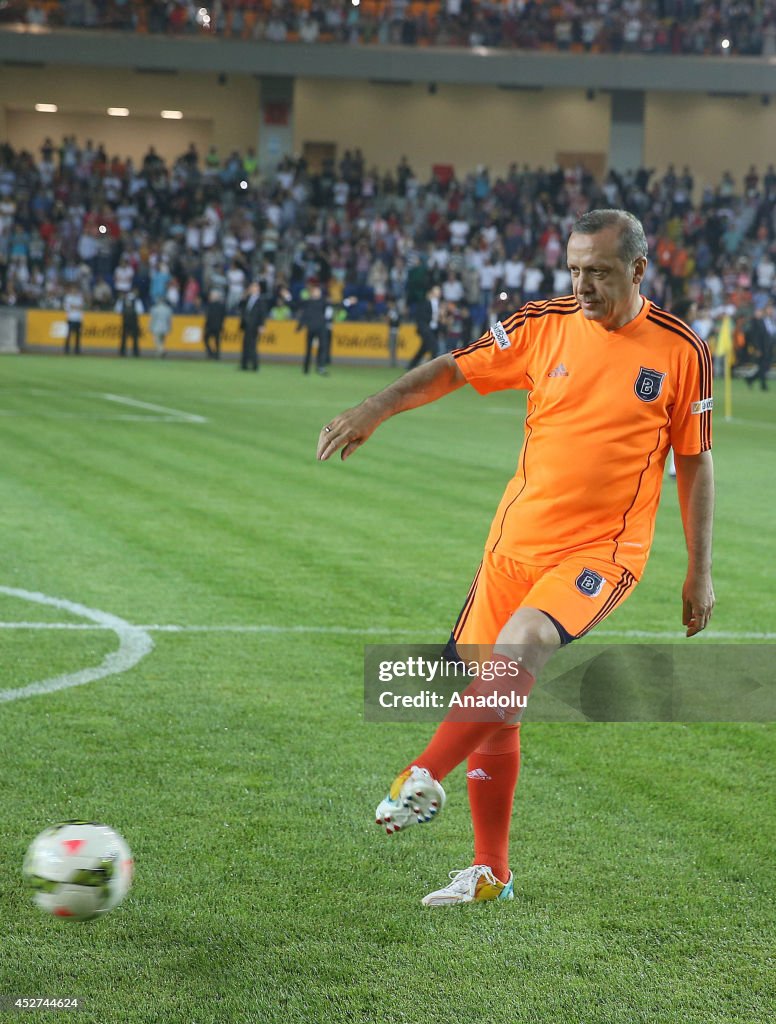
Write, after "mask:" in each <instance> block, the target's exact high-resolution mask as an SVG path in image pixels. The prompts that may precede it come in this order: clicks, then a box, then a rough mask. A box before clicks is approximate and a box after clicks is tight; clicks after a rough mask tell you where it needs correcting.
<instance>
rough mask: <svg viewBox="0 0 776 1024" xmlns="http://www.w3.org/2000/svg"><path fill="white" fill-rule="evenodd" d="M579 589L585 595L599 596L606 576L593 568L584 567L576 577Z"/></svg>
mask: <svg viewBox="0 0 776 1024" xmlns="http://www.w3.org/2000/svg"><path fill="white" fill-rule="evenodd" d="M576 584H577V590H578V591H579V592H580V594H584V595H585V597H598V595H599V594H600V593H601V588H602V587H603V585H604V578H603V576H602V575H601V574H600V573H598V572H593V570H592V569H583V570H582V572H581V573H580V574H579V576H577V579H576Z"/></svg>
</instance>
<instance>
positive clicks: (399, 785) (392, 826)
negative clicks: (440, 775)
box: [375, 764, 445, 836]
mask: <svg viewBox="0 0 776 1024" xmlns="http://www.w3.org/2000/svg"><path fill="white" fill-rule="evenodd" d="M444 806H445V791H444V790H443V789H442V787H441V785H440V784H439V783H438V782H437V780H436V779H435V778H434V776H433V775H432V774H431V772H429V771H427V770H426V769H425V768H418V766H417V765H416V764H414V765H412V767H411V768H408V769H407V770H406V771H403V772H402V773H401V775H399V776H397V777H396V778H395V779H394V780H393V783H392V784H391V789H390V791H389V793H388V796H387V797H386V798H385V800H381V801H380V803H379V804H378V805H377V810H376V811H375V819H376V821H377V824H378V825H382V826H383V828H384V829H385V831H386V833H387V834H388V835H389V836H390V835H392V834H393V833H394V832H401V830H402V829H403V828H408V827H409V826H410V825H417V824H421V825H422V824H423V823H424V822H426V821H431V819H432V818H434V817H435V815H437V814H438V813H439V811H441V810H442V808H443V807H444Z"/></svg>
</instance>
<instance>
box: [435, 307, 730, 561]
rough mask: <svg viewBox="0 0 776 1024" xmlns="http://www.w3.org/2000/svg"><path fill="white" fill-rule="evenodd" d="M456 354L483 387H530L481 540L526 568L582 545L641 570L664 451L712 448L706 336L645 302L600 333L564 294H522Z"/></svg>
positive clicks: (691, 451)
mask: <svg viewBox="0 0 776 1024" xmlns="http://www.w3.org/2000/svg"><path fill="white" fill-rule="evenodd" d="M453 355H454V357H455V359H456V361H457V363H458V366H459V367H460V369H461V372H462V373H463V374H464V376H465V377H466V379H467V380H468V381H469V383H470V384H472V385H473V386H474V387H475V388H476V389H477V391H479V392H480V394H488V393H489V392H491V391H502V390H505V389H509V388H515V389H522V390H528V392H529V394H528V405H527V414H526V418H525V435H524V441H523V447H522V450H521V452H520V457H519V460H518V466H517V472H516V473H515V475H514V477H513V478H512V480H511V481H510V482H509V485H508V486H507V489H506V492H505V494H504V497H503V498H502V500H501V504H500V505H499V508H498V511H497V512H496V516H495V518H494V520H493V524H492V526H491V530H490V534H489V536H488V541H487V545H486V549H487V550H488V551H491V552H494V553H497V554H500V555H504V556H506V557H508V558H512V559H514V560H516V561H518V562H521V563H523V564H528V565H552V564H556V563H557V562H559V561H560V560H562V559H563V558H566V557H568V556H569V555H570V554H573V553H574V552H577V551H582V550H585V551H591V552H595V553H597V554H600V556H601V557H603V558H607V559H611V560H612V561H614V562H615V563H617V564H618V565H620V566H622V567H623V568H625V569H626V570H628V571H630V572H631V573H633V575H634V576H635V577H636V579H638V578H639V577H640V576H641V573H642V571H643V569H644V565H645V563H646V560H647V556H648V555H649V548H650V545H651V543H652V536H653V532H654V523H655V514H656V511H657V505H658V500H659V497H660V486H661V483H662V479H663V466H664V463H665V458H666V455H667V453H668V449H669V448H670V447H671V446H673V448H674V451H675V452H676V453H677V454H679V455H695V454H699V453H700V452H704V451H706V450H707V449H709V448H710V447H711V405H712V398H711V389H712V371H711V356H710V353H709V350H708V347H707V346H706V344H705V343H704V342H703V341H701V339H700V338H698V337H697V335H695V334H694V333H693V332H692V331H691V330H690V328H689V327H687V326H686V325H685V324H684V323H683V322H682V321H681V320H679V319H678V318H677V317H675V316H673V315H672V314H670V313H666V312H665V311H664V310H662V309H660V308H659V307H658V306H655V305H654V304H653V303H651V302H650V301H649V300H647V299H645V300H644V305H643V306H642V309H641V311H640V313H639V314H638V315H637V316H636V317H635V318H634V319H633V320H631V321H630V323H628V324H626V325H625V326H624V327H621V328H619V329H618V330H614V331H609V330H606V329H605V328H604V327H601V326H600V324H598V323H596V322H595V321H591V320H587V319H585V317H584V316H583V314H582V311H581V310H580V308H579V305H578V304H577V301H576V299H574V298H573V297H572V296H568V297H565V298H560V299H552V300H550V301H548V302H536V303H528V305H526V306H524V307H523V308H522V309H520V310H518V311H517V312H516V313H514V314H513V315H512V316H511V317H509V318H507V319H505V320H504V321H503V322H498V323H495V324H494V325H493V326H492V327H491V329H490V330H489V331H488V332H487V334H485V335H483V337H482V338H480V339H479V341H476V342H474V344H472V345H469V346H468V348H463V349H458V350H456V351H455V352H454V353H453Z"/></svg>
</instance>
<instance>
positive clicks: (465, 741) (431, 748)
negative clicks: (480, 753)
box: [410, 654, 534, 782]
mask: <svg viewBox="0 0 776 1024" xmlns="http://www.w3.org/2000/svg"><path fill="white" fill-rule="evenodd" d="M491 664H492V665H496V664H501V665H502V666H503V667H504V671H503V674H502V675H501V676H499V677H498V678H497V679H495V680H489V681H485V680H483V679H482V678H479V679H476V680H475V681H474V682H473V683H472V684H471V686H468V687H467V688H466V689H465V690H464V691H463V693H462V695H461V696H462V697H463V698H466V697H471V696H474V697H477V696H480V695H483V694H484V695H489V694H493V693H498V692H500V693H502V694H508V693H513V694H518V695H520V696H525V697H527V696H528V694H529V693H530V691H531V687H532V686H533V684H534V677H533V676H532V675H531V673H530V672H528V671H527V670H526V669H524V668H523V667H522V665H518V663H517V662H515V661H514V660H513V659H512V658H507V657H506V656H505V655H503V654H494V655H493V657H492V659H491ZM510 667H511V669H510ZM516 669H517V671H515V670H516ZM518 710H519V709H518ZM514 714H515V711H514V710H513V711H511V712H509V713H507V714H506V718H510V717H513V716H514ZM504 717H505V716H504V714H503V713H502V714H501V715H500V716H499V714H498V713H497V710H496V709H492V708H489V709H487V710H486V709H481V710H479V711H476V710H471V709H466V708H458V707H455V708H452V709H451V710H450V711H448V713H447V715H446V716H445V718H444V720H443V721H442V722H441V723H440V724H439V726H438V727H437V730H436V732H435V733H434V735H433V736H432V737H431V742H430V743H429V745H428V746H427V747H426V749H425V750H424V751H423V753H422V754H421V755H420V756H419V757H416V758H415V759H414V760H412V761H410V765H413V764H416V765H418V766H419V767H420V768H427V769H428V770H429V771H430V772H431V774H432V775H433V776H434V778H435V779H438V780H439V781H440V782H441V780H442V779H443V778H444V777H445V775H448V774H449V773H450V772H451V771H452V770H453V768H455V766H456V765H457V764H460V763H461V761H463V760H464V759H465V758H466V757H467V756H468V755H469V754H471V753H472V751H474V750H476V749H477V748H478V747H480V746H481V745H482V744H483V743H485V741H486V740H487V739H488V738H489V737H490V736H492V735H494V734H495V733H497V732H498V731H499V730H500V729H503V728H504V724H505V723H504ZM477 718H479V721H477V720H476V719H477Z"/></svg>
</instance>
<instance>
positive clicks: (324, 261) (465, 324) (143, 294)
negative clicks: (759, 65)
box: [0, 136, 776, 342]
mask: <svg viewBox="0 0 776 1024" xmlns="http://www.w3.org/2000/svg"><path fill="white" fill-rule="evenodd" d="M596 205H597V206H601V205H604V206H620V205H622V206H625V207H627V208H629V209H631V210H633V211H634V212H636V213H637V214H638V215H639V216H640V217H641V218H642V220H643V222H644V224H645V226H646V229H647V233H648V238H649V243H650V249H651V252H652V262H651V264H650V269H649V279H648V281H647V284H646V288H645V290H646V291H647V292H648V293H649V294H650V295H651V297H653V298H654V299H655V300H656V301H658V302H659V303H661V304H665V305H669V306H676V304H677V303H678V302H680V301H683V302H691V301H692V302H695V303H696V304H697V305H698V307H699V308H700V310H701V312H700V313H699V316H700V317H701V318H702V317H703V316H707V317H713V318H719V317H720V316H722V315H723V314H725V313H726V312H730V311H731V310H733V311H735V312H737V313H745V312H747V311H748V310H749V309H750V308H751V307H752V306H754V307H761V306H764V305H765V304H766V303H767V302H768V301H769V300H770V299H772V298H773V297H774V295H775V294H776V246H775V244H774V237H775V228H776V223H775V220H776V170H775V169H774V167H773V165H771V166H769V167H768V168H767V170H766V171H765V173H759V172H758V171H757V169H755V168H754V167H753V168H751V169H750V172H749V174H747V175H746V177H745V179H744V181H742V182H741V183H740V185H739V184H737V183H736V182H735V181H734V180H733V178H732V176H730V175H726V176H725V177H724V178H723V179H722V180H721V181H720V182H719V183H718V184H717V186H716V187H714V188H711V187H707V188H705V189H703V190H702V192H701V193H700V194H698V195H696V188H695V184H694V181H693V177H692V174H691V172H690V171H689V169H688V168H683V169H682V170H681V171H677V170H675V169H674V168H673V167H670V168H669V169H668V171H667V172H666V173H665V174H663V175H662V176H656V175H655V174H654V173H652V172H651V171H649V170H646V169H642V170H639V171H636V172H634V173H632V174H625V175H619V174H616V173H615V172H610V173H609V175H608V176H607V178H606V179H605V180H604V181H597V180H595V179H594V178H593V176H592V175H591V174H590V173H588V172H587V171H585V170H584V169H583V168H581V167H577V168H571V169H567V170H565V171H563V170H561V169H558V168H556V169H554V170H549V171H545V170H541V169H538V170H535V169H530V168H529V167H527V166H526V167H518V166H517V165H513V166H512V167H511V168H510V171H509V173H508V174H506V175H504V176H503V177H497V178H494V177H492V176H491V174H490V173H489V171H488V169H487V168H484V167H483V168H480V170H479V171H478V172H477V173H475V174H471V175H467V176H466V177H464V178H463V179H462V180H458V179H457V178H456V177H455V176H454V175H453V176H451V175H450V173H449V168H447V167H443V168H441V169H439V168H438V169H437V174H435V175H432V177H431V178H430V179H427V180H420V179H419V178H418V177H417V176H416V174H415V173H414V172H413V170H412V168H411V166H410V165H409V163H408V162H407V161H406V160H402V161H401V162H400V163H399V165H398V166H397V167H396V168H394V169H392V170H388V171H385V172H378V171H377V170H376V169H370V168H368V167H366V165H365V163H364V159H363V156H362V155H361V154H360V152H359V151H357V150H356V151H352V152H351V151H347V152H345V154H344V155H343V157H342V159H341V160H340V161H339V163H338V165H337V166H334V165H333V164H331V163H329V164H326V165H324V167H323V168H322V170H321V171H320V172H319V173H310V172H309V171H308V169H307V167H306V165H305V163H304V161H303V160H301V159H300V160H292V159H286V160H285V161H283V162H282V163H281V164H280V166H279V167H278V169H277V172H276V173H275V174H274V175H271V176H269V177H265V178H262V177H259V175H258V173H257V171H256V162H255V154H254V153H253V151H252V150H249V151H247V152H245V153H244V154H239V153H237V152H233V153H231V154H229V155H228V157H226V158H225V159H218V155H217V154H216V153H214V152H213V151H211V152H210V153H208V154H206V156H205V158H204V159H203V157H202V155H201V154H199V153H197V151H196V149H195V148H194V147H190V148H189V149H188V150H187V151H186V152H184V153H183V154H181V156H180V157H179V158H178V159H177V160H176V161H175V162H174V164H173V165H172V166H167V165H166V164H165V163H164V161H162V160H161V158H160V157H159V156H158V155H157V154H156V152H155V150H154V148H153V147H152V146H151V147H149V149H148V152H147V153H146V155H145V157H144V159H143V160H142V162H139V163H138V165H137V166H134V165H133V163H132V161H131V160H122V159H120V158H118V157H115V156H109V155H108V154H107V153H106V151H105V149H104V148H103V147H102V146H100V145H97V146H95V145H94V144H91V143H89V144H85V145H79V144H78V142H77V141H76V139H75V138H74V137H72V136H68V137H65V138H64V139H63V140H61V142H59V143H57V144H55V143H54V142H53V141H52V140H51V139H45V140H44V141H43V143H42V145H41V147H40V151H39V153H38V154H31V153H29V152H15V151H14V150H13V149H12V148H11V147H10V146H8V145H7V144H5V145H2V146H1V147H0V293H1V294H0V297H1V299H2V302H3V303H4V304H6V305H11V306H14V305H16V306H26V307H37V308H42V309H56V308H61V306H62V301H63V296H64V293H65V291H66V290H67V289H68V288H70V287H71V286H72V285H74V284H75V285H77V286H78V288H80V290H81V291H82V293H83V294H84V296H85V298H86V302H87V307H88V308H91V309H98V310H99V309H102V310H111V309H113V308H114V307H115V305H116V302H117V300H118V299H119V297H120V296H121V295H122V294H124V293H126V292H127V291H128V290H129V289H130V288H133V289H135V290H136V291H137V292H138V294H139V296H140V298H141V299H142V301H143V303H144V305H145V308H146V309H147V308H148V307H149V306H150V305H151V304H152V303H153V302H154V301H156V300H157V299H158V298H159V297H160V296H164V297H165V298H166V300H167V301H168V302H169V304H170V305H171V307H172V308H173V310H174V311H175V312H180V313H198V312H200V311H201V310H202V309H203V308H204V303H205V299H206V296H207V295H208V294H209V293H210V292H211V290H213V289H218V290H219V291H221V292H223V293H224V294H225V296H226V301H227V306H228V308H229V310H230V311H234V310H236V309H237V307H238V306H239V303H240V301H241V299H242V297H243V293H244V289H245V287H246V284H247V283H248V282H249V281H250V280H252V279H256V278H259V279H261V280H262V281H263V283H264V285H265V289H266V291H267V292H268V293H269V294H271V295H273V296H277V295H280V294H281V293H284V292H285V289H286V288H287V289H289V290H290V293H291V307H292V309H293V308H294V306H295V304H297V303H299V302H300V301H301V299H302V298H303V297H304V294H305V289H306V287H307V286H308V285H309V284H310V282H311V281H317V282H320V283H321V284H323V285H324V286H326V287H327V288H328V290H329V295H330V298H331V299H332V301H333V302H334V303H336V304H339V305H340V310H341V314H342V316H343V317H344V316H346V315H347V317H348V318H349V319H352V320H357V321H358V320H369V319H377V318H379V319H384V318H385V316H386V313H387V310H388V305H389V303H396V304H397V305H398V307H399V309H400V310H402V312H403V313H404V315H405V316H406V317H409V316H410V315H411V310H412V306H413V303H414V302H415V301H416V300H417V299H418V298H419V297H421V296H423V295H424V294H425V292H426V290H427V288H428V287H429V286H430V285H431V284H432V283H439V284H440V285H441V286H442V293H443V299H444V301H445V310H446V316H447V321H448V322H447V325H446V326H447V327H448V328H449V333H450V335H451V337H452V338H453V340H454V341H458V342H462V341H466V340H468V339H469V338H470V337H472V336H473V335H474V334H476V333H477V332H478V331H479V330H480V329H481V327H482V325H483V324H485V323H486V322H487V321H488V318H489V317H490V316H492V315H494V314H496V315H497V314H498V312H499V311H500V309H502V308H514V306H515V305H516V304H518V303H519V302H521V301H528V300H534V299H541V298H544V297H547V296H550V295H556V294H564V293H567V292H568V291H569V290H570V285H569V277H568V274H567V272H566V270H565V263H564V250H563V242H562V240H563V239H564V238H565V237H566V235H567V233H568V229H569V226H570V224H571V222H572V221H573V219H574V218H575V216H577V215H578V214H579V213H580V212H583V211H584V210H585V209H588V208H591V207H593V206H596ZM346 298H347V299H349V300H351V301H350V302H349V303H348V304H347V306H344V305H342V300H343V299H346ZM270 305H271V306H277V308H278V314H277V315H278V316H280V315H281V313H282V315H283V316H287V315H288V309H287V305H286V302H285V301H282V302H281V301H280V300H279V299H278V300H277V301H275V300H274V299H273V301H272V302H271V303H270Z"/></svg>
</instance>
